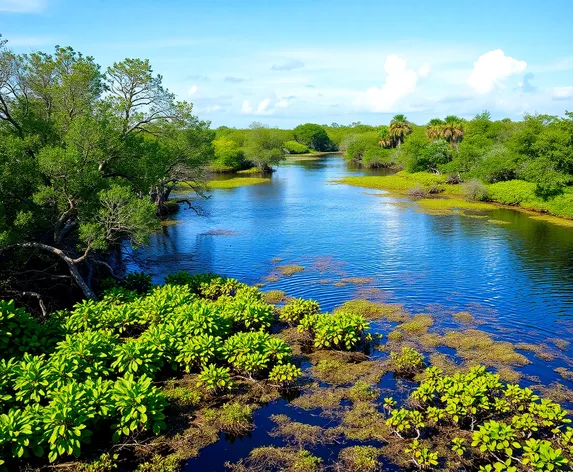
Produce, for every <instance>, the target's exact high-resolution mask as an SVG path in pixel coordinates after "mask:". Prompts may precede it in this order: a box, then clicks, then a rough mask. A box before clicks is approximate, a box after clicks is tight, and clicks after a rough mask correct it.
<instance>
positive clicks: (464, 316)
mask: <svg viewBox="0 0 573 472" xmlns="http://www.w3.org/2000/svg"><path fill="white" fill-rule="evenodd" d="M453 317H454V319H456V320H458V321H460V322H462V323H473V322H475V318H474V317H473V315H472V314H471V313H468V312H467V311H460V312H459V313H454V315H453Z"/></svg>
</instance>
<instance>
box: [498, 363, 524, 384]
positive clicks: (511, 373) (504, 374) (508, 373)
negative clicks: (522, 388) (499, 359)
mask: <svg viewBox="0 0 573 472" xmlns="http://www.w3.org/2000/svg"><path fill="white" fill-rule="evenodd" d="M497 375H499V378H500V379H501V380H503V381H504V382H509V383H518V382H519V381H520V380H521V374H520V373H519V372H517V371H516V370H514V369H511V368H510V367H501V368H499V369H497Z"/></svg>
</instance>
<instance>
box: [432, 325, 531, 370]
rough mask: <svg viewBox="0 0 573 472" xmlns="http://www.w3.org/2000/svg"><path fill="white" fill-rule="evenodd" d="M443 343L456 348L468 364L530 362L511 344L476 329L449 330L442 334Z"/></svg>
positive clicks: (524, 363)
mask: <svg viewBox="0 0 573 472" xmlns="http://www.w3.org/2000/svg"><path fill="white" fill-rule="evenodd" d="M443 344H444V345H445V346H448V347H451V348H454V349H456V351H457V353H458V354H459V355H460V356H462V357H463V358H464V359H465V360H466V362H469V363H470V365H477V364H483V365H487V366H492V367H495V366H499V365H518V366H523V365H526V364H530V363H531V361H530V360H529V359H527V357H525V356H524V355H523V354H519V353H518V352H516V351H515V347H514V345H513V344H511V343H508V342H504V341H494V340H493V339H492V338H491V336H490V335H489V334H488V333H486V332H484V331H479V330H476V329H469V330H466V331H462V332H458V331H450V332H448V333H446V334H445V335H444V336H443Z"/></svg>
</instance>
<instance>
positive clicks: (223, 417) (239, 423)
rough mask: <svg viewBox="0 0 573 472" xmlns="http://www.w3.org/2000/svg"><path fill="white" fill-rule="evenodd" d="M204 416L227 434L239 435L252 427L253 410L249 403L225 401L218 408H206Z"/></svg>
mask: <svg viewBox="0 0 573 472" xmlns="http://www.w3.org/2000/svg"><path fill="white" fill-rule="evenodd" d="M204 415H205V418H206V419H207V420H208V421H209V422H213V423H214V424H215V425H217V427H218V428H219V429H220V430H221V431H223V432H225V433H229V434H233V435H235V436H241V435H244V434H247V433H248V432H249V431H251V430H252V429H253V427H254V426H253V410H252V408H251V407H250V406H249V405H241V404H240V403H238V402H233V403H225V404H224V405H223V406H222V407H221V408H219V409H207V410H205V411H204Z"/></svg>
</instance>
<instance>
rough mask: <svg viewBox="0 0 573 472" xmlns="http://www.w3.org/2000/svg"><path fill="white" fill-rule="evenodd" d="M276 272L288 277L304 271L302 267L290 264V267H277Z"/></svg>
mask: <svg viewBox="0 0 573 472" xmlns="http://www.w3.org/2000/svg"><path fill="white" fill-rule="evenodd" d="M277 270H278V271H279V272H280V273H281V274H282V275H286V276H290V275H294V274H297V273H299V272H302V271H303V270H304V267H303V266H300V265H296V264H290V265H283V266H277Z"/></svg>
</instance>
